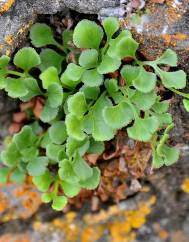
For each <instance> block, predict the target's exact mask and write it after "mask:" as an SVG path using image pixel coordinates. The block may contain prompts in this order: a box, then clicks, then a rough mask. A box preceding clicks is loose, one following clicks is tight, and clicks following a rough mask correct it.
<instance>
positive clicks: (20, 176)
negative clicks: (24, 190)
mask: <svg viewBox="0 0 189 242" xmlns="http://www.w3.org/2000/svg"><path fill="white" fill-rule="evenodd" d="M25 178H26V175H25V173H24V172H22V171H20V170H19V169H18V168H17V169H15V170H14V171H13V173H12V174H11V176H10V181H11V182H15V183H18V184H22V183H23V182H24V180H25Z"/></svg>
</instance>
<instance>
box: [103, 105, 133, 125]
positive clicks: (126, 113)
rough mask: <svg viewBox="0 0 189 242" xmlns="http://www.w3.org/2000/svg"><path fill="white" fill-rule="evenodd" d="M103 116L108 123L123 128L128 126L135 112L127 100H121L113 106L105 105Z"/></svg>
mask: <svg viewBox="0 0 189 242" xmlns="http://www.w3.org/2000/svg"><path fill="white" fill-rule="evenodd" d="M103 117H104V120H105V122H106V123H107V125H108V126H110V127H111V128H113V129H121V128H123V127H125V126H127V125H128V124H129V123H130V122H131V121H132V120H133V118H134V116H133V112H132V110H131V108H130V106H129V105H128V104H127V103H126V102H121V103H119V104H118V105H116V106H112V107H105V108H104V110H103Z"/></svg>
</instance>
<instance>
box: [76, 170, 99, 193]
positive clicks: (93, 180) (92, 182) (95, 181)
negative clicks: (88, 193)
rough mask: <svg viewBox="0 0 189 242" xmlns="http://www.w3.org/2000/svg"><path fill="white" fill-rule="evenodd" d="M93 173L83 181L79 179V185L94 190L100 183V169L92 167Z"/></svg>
mask: <svg viewBox="0 0 189 242" xmlns="http://www.w3.org/2000/svg"><path fill="white" fill-rule="evenodd" d="M92 170H93V175H92V176H91V177H89V178H88V179H86V180H84V181H80V182H79V184H80V185H81V187H83V188H85V189H89V190H94V189H96V188H97V186H98V185H99V183H100V170H99V169H98V168H97V167H94V168H92Z"/></svg>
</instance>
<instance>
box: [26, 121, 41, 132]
mask: <svg viewBox="0 0 189 242" xmlns="http://www.w3.org/2000/svg"><path fill="white" fill-rule="evenodd" d="M29 126H31V128H32V130H33V132H34V134H36V135H41V134H42V133H43V128H42V126H41V125H40V123H39V121H34V122H33V123H31V124H30V125H29Z"/></svg>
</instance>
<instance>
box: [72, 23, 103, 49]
mask: <svg viewBox="0 0 189 242" xmlns="http://www.w3.org/2000/svg"><path fill="white" fill-rule="evenodd" d="M102 38H103V30H102V28H101V27H100V26H99V25H97V24H96V23H95V22H93V21H90V20H87V19H84V20H81V21H80V22H79V23H78V24H77V25H76V27H75V29H74V33H73V42H74V44H75V45H76V46H77V47H78V48H94V49H98V48H99V45H100V42H101V40H102Z"/></svg>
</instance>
